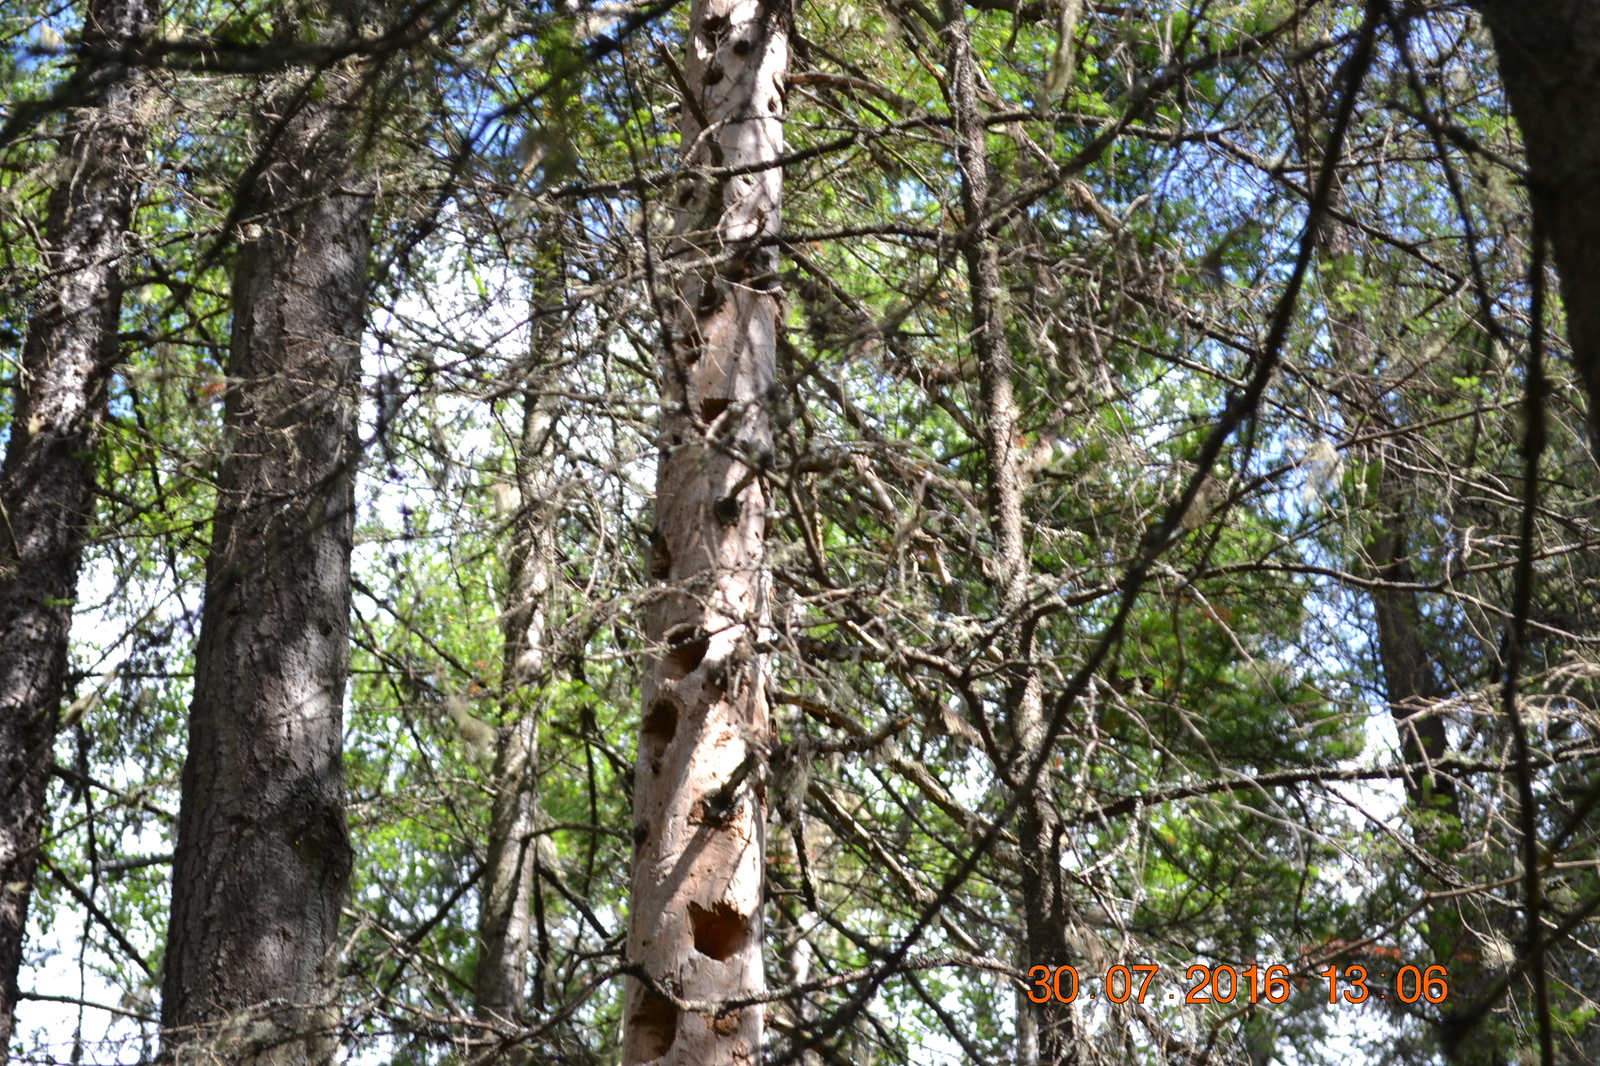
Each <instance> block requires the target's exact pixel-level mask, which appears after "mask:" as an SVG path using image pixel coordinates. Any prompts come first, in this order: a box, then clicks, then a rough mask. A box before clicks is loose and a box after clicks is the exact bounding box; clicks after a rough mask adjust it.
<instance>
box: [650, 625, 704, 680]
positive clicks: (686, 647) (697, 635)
mask: <svg viewBox="0 0 1600 1066" xmlns="http://www.w3.org/2000/svg"><path fill="white" fill-rule="evenodd" d="M683 628H684V629H685V630H686V632H683V633H682V635H669V636H668V638H667V640H668V643H669V647H668V648H667V654H666V657H665V658H663V659H662V660H661V674H662V676H663V677H664V678H666V679H667V680H668V681H677V680H679V679H680V678H685V677H688V676H689V675H690V674H691V673H693V672H694V668H695V667H697V666H699V665H700V662H701V660H702V659H704V658H705V657H706V652H708V651H710V650H711V641H710V640H709V639H707V638H706V637H705V636H703V635H702V633H701V630H700V629H699V628H693V629H690V628H689V627H688V626H685V627H683Z"/></svg>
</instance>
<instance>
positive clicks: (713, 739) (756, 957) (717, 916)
mask: <svg viewBox="0 0 1600 1066" xmlns="http://www.w3.org/2000/svg"><path fill="white" fill-rule="evenodd" d="M789 18H790V9H789V6H788V4H787V3H784V2H781V0H778V2H764V0H695V3H694V6H693V7H692V9H691V10H690V15H689V44H688V63H687V70H686V72H685V75H684V79H685V82H686V87H687V91H688V93H689V99H688V100H686V101H685V106H684V109H683V120H682V127H681V129H682V143H683V145H684V159H683V164H684V166H685V167H686V168H696V167H704V166H708V165H709V166H715V167H729V168H749V167H759V166H760V165H761V164H763V163H767V162H771V161H772V160H775V159H776V158H777V157H778V156H779V154H780V153H781V152H782V149H783V126H782V119H783V91H784V85H783V80H784V78H785V76H786V72H787V69H788V56H789V48H788V29H789ZM707 123H709V124H710V128H706V124H707ZM781 198H782V175H781V172H780V171H779V169H778V168H777V167H776V166H774V167H772V168H770V169H766V170H752V171H748V172H746V173H741V174H738V175H737V176H734V177H729V178H722V179H718V180H715V181H711V180H704V179H702V180H700V181H697V182H695V183H694V184H693V185H691V186H689V187H687V188H686V189H685V192H684V195H683V198H682V199H681V200H680V202H679V205H678V221H677V232H678V236H679V243H680V247H681V248H682V250H683V252H684V254H685V255H686V256H689V255H696V254H706V253H711V252H716V253H718V254H719V255H721V256H723V257H725V258H723V259H722V260H721V262H719V263H717V264H716V265H715V266H712V265H706V266H703V267H702V268H701V269H699V270H696V271H693V272H691V273H690V274H688V275H687V276H686V278H685V280H684V283H683V285H682V286H681V288H680V290H679V292H678V299H677V310H676V311H675V312H674V313H673V315H672V318H673V321H672V322H670V323H669V333H670V341H669V343H668V345H667V347H666V350H665V352H664V353H663V362H662V368H661V373H662V404H661V430H660V433H661V436H660V448H661V450H660V457H659V459H658V466H657V477H656V524H655V529H654V531H653V533H652V538H651V549H652V550H651V574H652V577H654V578H655V579H657V580H659V581H661V582H662V586H661V587H660V588H659V589H658V590H657V593H656V599H655V600H654V602H652V603H651V604H650V606H649V607H648V608H647V613H646V618H645V628H646V632H647V634H648V636H649V638H650V640H651V641H652V642H653V644H654V647H655V653H656V655H655V658H654V659H653V661H652V662H651V665H650V669H649V671H648V673H647V674H646V676H645V677H644V679H643V684H642V686H641V687H642V689H643V697H644V717H643V721H642V725H641V730H640V737H639V756H638V766H637V770H636V771H635V774H634V785H633V801H634V830H633V833H634V857H633V882H632V899H631V905H630V908H629V924H628V960H629V961H630V962H631V963H633V964H635V965H637V966H638V967H640V968H641V970H642V973H643V974H645V975H647V976H648V978H649V979H650V980H651V981H653V982H655V983H656V984H657V985H658V986H659V988H660V989H662V990H665V991H668V992H671V993H673V994H674V995H676V996H677V997H680V998H687V999H698V1000H722V999H727V998H729V997H732V996H737V995H740V994H741V993H748V992H754V991H757V990H759V989H761V988H763V987H764V986H765V980H764V975H763V971H762V957H761V944H762V935H761V902H762V872H763V857H764V854H765V846H766V840H765V821H766V810H765V798H764V796H763V793H762V791H761V788H760V774H759V773H758V772H756V771H755V764H756V762H757V760H758V759H759V756H760V752H761V750H762V748H763V747H764V746H765V745H767V744H768V743H769V742H770V737H769V727H768V721H767V700H766V677H765V663H764V661H763V659H762V657H761V656H760V655H759V654H758V653H757V651H756V643H757V641H758V640H759V639H760V638H761V631H762V630H763V629H764V628H765V627H766V625H767V624H768V616H769V610H770V608H769V597H768V576H767V560H766V533H767V510H768V507H769V499H768V490H767V485H766V483H765V481H763V480H762V478H761V477H759V474H760V473H761V471H762V470H763V469H765V468H766V467H767V466H769V465H770V463H771V461H772V429H771V424H770V420H769V417H768V413H767V410H766V407H765V404H766V401H767V396H768V393H769V391H770V390H771V388H772V385H773V382H774V377H775V374H776V370H775V364H776V358H775V357H776V344H777V334H776V330H777V319H778V308H779V294H778V292H777V287H778V278H777V254H776V251H775V249H773V248H772V247H771V246H770V245H761V244H759V243H757V242H758V241H759V239H760V238H763V237H771V236H774V235H775V234H776V233H777V232H778V226H779V220H780V212H781V206H782V203H781ZM625 1018H626V1031H625V1035H624V1040H623V1062H624V1063H626V1064H628V1066H632V1064H634V1063H642V1062H650V1061H655V1060H660V1061H661V1062H663V1063H667V1064H671V1066H677V1064H683V1066H690V1064H693V1066H725V1064H741V1066H748V1064H753V1063H755V1062H756V1061H758V1060H759V1058H760V1055H761V1030H762V1008H761V1007H759V1006H755V1007H748V1008H744V1009H741V1010H737V1011H733V1012H731V1013H729V1014H727V1015H725V1016H723V1017H721V1018H711V1017H708V1016H705V1015H702V1014H697V1013H695V1014H690V1013H680V1012H679V1011H678V1010H677V1009H676V1008H675V1007H674V1005H673V1003H672V1001H671V999H669V998H667V997H666V996H663V995H661V994H660V993H659V992H658V991H656V990H653V989H651V988H649V987H647V986H646V984H645V983H643V982H642V981H640V980H638V979H633V980H630V981H629V984H628V991H627V1003H626V1015H625Z"/></svg>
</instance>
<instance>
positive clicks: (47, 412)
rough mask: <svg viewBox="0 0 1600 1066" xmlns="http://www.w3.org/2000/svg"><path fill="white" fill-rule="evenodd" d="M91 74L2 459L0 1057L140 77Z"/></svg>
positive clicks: (105, 9)
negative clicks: (94, 82) (93, 96)
mask: <svg viewBox="0 0 1600 1066" xmlns="http://www.w3.org/2000/svg"><path fill="white" fill-rule="evenodd" d="M159 17H160V11H159V6H158V5H157V4H156V3H155V2H154V0H95V2H93V3H91V4H90V5H89V10H88V12H87V15H86V17H85V22H84V30H83V41H84V44H85V45H87V46H90V47H97V48H120V47H124V46H126V45H129V44H132V43H135V42H137V41H138V40H139V39H141V38H142V37H144V36H146V35H147V34H148V33H149V32H150V30H151V28H152V27H153V26H154V25H155V22H156V19H157V18H159ZM100 73H101V85H102V86H103V88H102V89H101V94H100V98H99V100H98V101H97V102H96V103H95V105H94V106H92V107H85V108H83V109H81V110H78V111H76V112H74V113H73V114H72V115H71V116H70V118H69V119H68V122H67V132H66V137H65V140H64V142H63V144H62V149H61V156H60V178H59V184H57V186H56V188H55V190H54V191H53V192H52V194H51V196H50V201H49V208H48V215H47V218H46V221H45V242H46V244H45V248H44V250H43V266H44V268H45V270H46V271H47V272H48V273H47V279H46V286H47V289H46V291H45V292H44V293H42V294H41V298H40V300H39V305H38V311H37V313H36V314H35V315H34V317H33V319H32V320H31V321H30V322H29V324H28V336H27V340H26V342H25V343H24V346H23V353H22V369H21V373H20V375H19V377H18V387H17V399H16V405H15V408H14V410H15V417H14V418H13V420H12V424H11V432H10V437H9V439H8V440H7V443H6V456H5V465H4V467H3V468H0V1061H4V1058H5V1054H6V1049H7V1048H8V1047H9V1046H10V1041H11V1026H12V1015H13V1011H14V1010H15V1008H16V1003H17V974H18V970H19V968H20V966H21V963H22V942H23V934H24V932H25V930H26V927H27V917H28V901H29V897H30V895H31V893H32V886H33V877H34V873H35V871H36V869H37V867H38V861H39V846H40V838H41V833H42V830H43V826H44V822H45V810H44V807H45V794H46V786H47V784H48V782H49V775H50V766H51V763H52V761H53V753H54V741H55V734H56V716H57V712H58V710H59V705H60V701H61V696H62V692H63V689H64V686H65V683H66V673H67V638H68V634H69V631H70V629H71V625H72V603H73V600H74V599H75V597H76V595H77V586H78V570H79V567H80V565H81V562H82V558H83V544H84V539H85V537H86V536H87V534H88V528H89V517H90V512H91V510H92V507H93V502H92V499H93V490H94V462H93V453H94V450H95V447H96V445H97V444H98V442H99V439H100V430H101V425H102V423H103V420H104V418H105V404H106V381H107V379H108V378H109V377H110V375H111V368H112V367H113V366H114V365H115V364H116V361H117V355H118V348H117V322H118V318H119V317H120V314H121V308H122V285H121V279H120V272H121V258H122V251H123V240H124V237H125V235H126V233H127V230H128V225H129V222H130V220H131V218H132V215H133V202H134V195H135V193H136V191H137V189H138V184H139V176H138V175H139V162H140V154H141V152H142V150H143V145H144V125H145V121H146V120H145V118H144V116H142V115H141V114H140V109H141V106H142V103H143V101H144V99H145V95H146V94H145V92H144V91H143V88H142V79H141V78H140V77H139V76H138V75H137V73H135V72H133V71H130V70H126V69H123V68H121V67H119V66H106V67H103V68H102V70H101V72H100Z"/></svg>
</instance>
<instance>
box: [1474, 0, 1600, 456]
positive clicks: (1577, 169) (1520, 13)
mask: <svg viewBox="0 0 1600 1066" xmlns="http://www.w3.org/2000/svg"><path fill="white" fill-rule="evenodd" d="M1474 6H1476V7H1477V8H1478V10H1479V11H1481V12H1483V17H1484V21H1485V22H1487V23H1488V25H1489V30H1490V32H1491V33H1492V34H1493V36H1494V44H1495V53H1496V55H1497V57H1498V59H1499V61H1500V77H1501V80H1502V81H1503V82H1504V83H1505V90H1506V97H1507V98H1508V99H1509V101H1510V103H1511V112H1512V114H1513V115H1515V116H1516V119H1517V125H1518V126H1519V127H1521V129H1522V141H1523V145H1524V146H1525V148H1526V149H1527V155H1528V177H1529V181H1528V186H1529V190H1530V192H1531V194H1532V199H1533V210H1534V213H1535V214H1537V215H1538V216H1539V217H1540V219H1541V221H1542V222H1543V224H1544V225H1543V228H1544V232H1545V233H1546V234H1548V235H1549V237H1550V250H1551V252H1552V254H1553V255H1554V257H1555V262H1556V269H1557V272H1558V273H1559V274H1560V276H1561V298H1562V300H1561V302H1562V306H1563V307H1564V308H1565V310H1566V314H1567V335H1568V340H1569V341H1570V343H1571V346H1572V363H1573V366H1574V367H1576V368H1577V371H1578V374H1579V376H1580V377H1581V378H1582V380H1583V385H1584V388H1585V390H1586V391H1587V393H1588V399H1589V442H1590V447H1591V448H1592V449H1593V450H1594V452H1595V454H1596V455H1597V456H1600V5H1596V4H1595V3H1593V2H1592V0H1474Z"/></svg>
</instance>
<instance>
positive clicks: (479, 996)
mask: <svg viewBox="0 0 1600 1066" xmlns="http://www.w3.org/2000/svg"><path fill="white" fill-rule="evenodd" d="M548 321H549V319H548V318H539V319H536V320H535V322H534V327H533V329H534V343H533V358H534V360H536V361H537V362H539V363H541V364H544V365H541V366H539V367H537V368H536V370H535V372H534V373H532V374H530V375H529V380H528V382H527V384H526V386H525V387H526V389H527V392H526V394H525V395H524V397H523V418H522V439H521V441H520V442H519V444H518V447H517V456H516V480H517V484H516V490H517V511H516V514H515V516H514V517H513V519H512V522H511V530H510V534H511V551H510V555H509V559H508V565H507V575H506V576H507V583H506V610H505V667H504V688H505V693H506V699H507V701H508V702H509V703H510V704H511V705H512V706H511V710H510V712H509V715H508V717H509V718H510V724H508V725H506V726H505V727H504V728H502V730H501V734H500V746H499V750H498V752H497V754H496V756H495V763H494V770H493V773H492V779H491V780H492V786H493V788H494V810H493V814H492V816H491V820H490V823H489V849H488V858H487V861H486V863H485V867H484V875H483V887H482V890H481V892H480V898H479V904H478V939H479V948H478V964H477V970H476V972H475V974H474V979H473V988H474V998H475V1001H476V1009H477V1013H478V1016H479V1017H480V1018H483V1019H485V1020H495V1021H500V1022H503V1023H507V1024H511V1025H518V1024H521V1023H522V1022H523V1021H524V1020H525V1019H524V1010H525V1005H526V1004H525V990H526V988H527V983H528V974H527V966H528V946H529V943H530V942H531V940H532V921H531V914H530V903H531V895H532V892H533V889H534V878H535V877H536V876H538V847H537V843H538V842H537V838H536V834H537V832H538V828H539V827H538V802H539V797H538V780H537V777H536V774H537V763H538V746H537V744H538V724H539V716H538V713H537V712H538V708H537V703H536V702H534V701H529V700H527V699H526V698H524V697H525V696H526V695H527V693H528V690H530V689H532V688H534V687H536V686H539V685H542V684H543V683H544V682H545V679H546V677H547V675H548V671H549V669H550V665H551V663H550V649H549V618H548V615H549V602H548V601H549V595H550V581H551V564H552V561H553V556H554V548H555V545H554V540H555V538H554V529H553V523H554V520H555V511H554V508H553V507H552V505H551V502H550V493H551V490H552V485H551V480H550V474H551V471H550V463H551V454H550V453H551V438H552V435H553V433H554V429H555V419H554V417H553V412H552V406H553V405H552V403H551V400H550V396H549V385H550V375H549V373H548V370H547V369H546V367H547V365H548V364H550V363H553V362H555V361H556V358H557V357H558V355H559V351H558V350H556V349H555V346H554V341H555V338H556V335H557V334H556V331H555V330H554V329H552V328H550V326H549V325H548V324H547V323H548Z"/></svg>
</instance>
